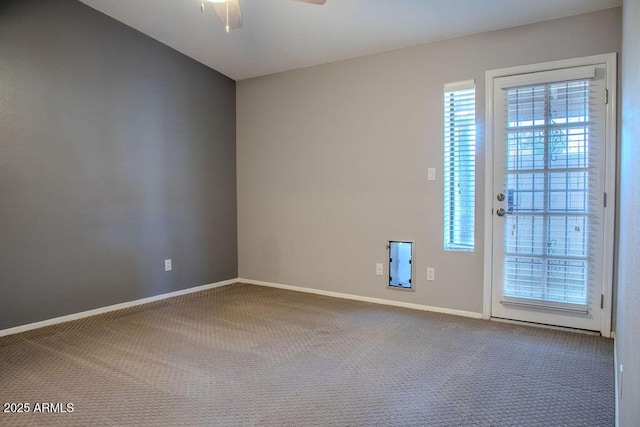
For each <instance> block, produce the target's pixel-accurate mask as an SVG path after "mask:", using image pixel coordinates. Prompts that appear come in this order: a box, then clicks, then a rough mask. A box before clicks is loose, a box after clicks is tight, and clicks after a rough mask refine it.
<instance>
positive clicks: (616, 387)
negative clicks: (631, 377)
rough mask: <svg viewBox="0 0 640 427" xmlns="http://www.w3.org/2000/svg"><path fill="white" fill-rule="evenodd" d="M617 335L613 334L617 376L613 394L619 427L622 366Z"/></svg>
mask: <svg viewBox="0 0 640 427" xmlns="http://www.w3.org/2000/svg"><path fill="white" fill-rule="evenodd" d="M615 338H616V337H615V333H614V334H613V363H614V366H615V370H616V374H615V376H614V378H615V383H614V384H615V391H614V392H613V395H614V401H615V413H616V424H615V426H616V427H618V426H619V425H620V400H619V398H620V389H619V388H618V387H620V384H619V383H618V381H619V377H618V375H620V365H618V346H617V345H616V339H615Z"/></svg>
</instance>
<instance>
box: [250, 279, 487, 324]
mask: <svg viewBox="0 0 640 427" xmlns="http://www.w3.org/2000/svg"><path fill="white" fill-rule="evenodd" d="M238 282H240V283H247V284H249V285H258V286H266V287H270V288H278V289H287V290H290V291H297V292H306V293H309V294H316V295H324V296H328V297H334V298H342V299H350V300H356V301H363V302H371V303H374V304H382V305H391V306H394V307H403V308H411V309H414V310H422V311H432V312H435V313H443V314H453V315H455V316H463V317H471V318H474V319H482V313H474V312H472V311H462V310H454V309H451V308H443V307H432V306H428V305H422V304H414V303H410V302H402V301H393V300H388V299H382V298H372V297H363V296H360V295H353V294H343V293H341V292H331V291H323V290H320V289H312V288H302V287H299V286H291V285H283V284H280V283H271V282H263V281H260V280H253V279H238Z"/></svg>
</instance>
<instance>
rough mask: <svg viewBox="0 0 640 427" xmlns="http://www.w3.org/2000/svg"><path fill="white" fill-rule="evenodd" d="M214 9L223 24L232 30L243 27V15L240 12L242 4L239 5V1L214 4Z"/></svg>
mask: <svg viewBox="0 0 640 427" xmlns="http://www.w3.org/2000/svg"><path fill="white" fill-rule="evenodd" d="M213 8H214V9H215V10H216V13H217V14H218V17H219V18H220V20H221V21H222V23H223V24H224V25H226V26H228V27H229V29H230V30H235V29H236V28H240V27H242V13H241V12H240V3H238V0H229V1H227V2H225V3H214V4H213Z"/></svg>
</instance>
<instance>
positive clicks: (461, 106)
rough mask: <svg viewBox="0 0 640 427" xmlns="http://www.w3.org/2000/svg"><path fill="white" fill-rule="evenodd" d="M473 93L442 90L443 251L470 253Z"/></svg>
mask: <svg viewBox="0 0 640 427" xmlns="http://www.w3.org/2000/svg"><path fill="white" fill-rule="evenodd" d="M475 173H476V89H475V82H474V81H473V80H468V81H463V82H455V83H448V84H446V85H445V86H444V249H445V250H450V251H473V249H474V235H475V233H474V232H475V186H476V178H475Z"/></svg>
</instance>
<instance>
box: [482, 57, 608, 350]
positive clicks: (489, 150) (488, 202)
mask: <svg viewBox="0 0 640 427" xmlns="http://www.w3.org/2000/svg"><path fill="white" fill-rule="evenodd" d="M602 63H606V65H607V82H606V88H607V90H608V92H609V103H608V104H607V106H606V123H607V129H606V145H607V152H606V158H605V168H606V177H605V191H606V192H607V196H608V200H607V208H606V209H605V214H604V237H605V240H604V248H603V250H604V254H605V257H607V258H606V259H605V261H604V263H603V287H602V294H603V295H604V309H603V310H602V316H601V325H600V333H601V334H602V336H603V337H607V338H609V337H611V315H612V300H613V292H612V289H613V238H614V218H615V214H616V211H615V209H616V208H615V206H616V200H615V199H616V191H615V189H616V184H615V177H616V161H615V159H616V147H617V145H618V143H617V133H616V130H617V127H616V126H617V120H616V111H617V102H618V101H617V73H618V72H617V53H615V52H614V53H606V54H601V55H592V56H586V57H582V58H572V59H566V60H561V61H551V62H542V63H538V64H531V65H521V66H517V67H509V68H501V69H497V70H487V72H486V73H485V126H484V128H485V140H484V147H485V148H484V152H485V192H484V193H485V198H484V215H485V217H484V287H483V293H482V296H483V301H482V315H483V318H485V319H490V318H491V277H492V252H493V246H492V245H493V242H492V240H493V221H492V219H493V213H492V211H491V207H492V206H493V196H494V195H493V192H494V186H493V102H494V99H493V90H494V80H495V79H496V78H498V77H506V76H513V75H518V74H530V73H535V72H540V71H550V70H558V69H562V68H571V67H582V66H587V65H592V64H602Z"/></svg>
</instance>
